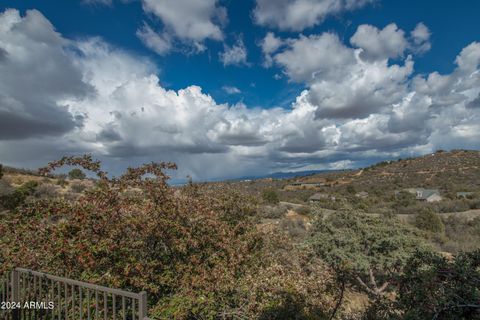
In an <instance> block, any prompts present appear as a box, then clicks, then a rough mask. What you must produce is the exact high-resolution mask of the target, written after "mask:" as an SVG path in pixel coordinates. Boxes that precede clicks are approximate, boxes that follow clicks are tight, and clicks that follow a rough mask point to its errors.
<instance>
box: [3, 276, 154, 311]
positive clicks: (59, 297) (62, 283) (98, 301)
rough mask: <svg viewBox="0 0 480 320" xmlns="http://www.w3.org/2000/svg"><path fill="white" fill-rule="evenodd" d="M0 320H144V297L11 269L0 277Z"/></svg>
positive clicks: (145, 304) (139, 294)
mask: <svg viewBox="0 0 480 320" xmlns="http://www.w3.org/2000/svg"><path fill="white" fill-rule="evenodd" d="M0 298H1V301H0V303H1V305H0V319H6V320H10V319H11V320H26V319H51V320H54V319H55V320H64V319H65V320H67V319H71V320H77V319H81V320H83V319H88V320H91V319H92V320H93V319H103V320H117V319H118V320H148V318H147V294H146V292H144V291H142V292H140V293H132V292H128V291H124V290H118V289H112V288H108V287H103V286H98V285H94V284H90V283H86V282H81V281H76V280H72V279H67V278H62V277H57V276H54V275H50V274H46V273H42V272H37V271H33V270H28V269H23V268H15V269H14V270H13V271H11V272H9V273H7V274H5V275H3V276H0Z"/></svg>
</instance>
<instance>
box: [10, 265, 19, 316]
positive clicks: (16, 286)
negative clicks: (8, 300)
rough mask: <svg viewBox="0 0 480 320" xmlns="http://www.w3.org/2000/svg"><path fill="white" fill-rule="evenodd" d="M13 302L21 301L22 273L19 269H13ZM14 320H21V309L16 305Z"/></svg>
mask: <svg viewBox="0 0 480 320" xmlns="http://www.w3.org/2000/svg"><path fill="white" fill-rule="evenodd" d="M11 286H12V291H11V292H12V302H15V303H20V274H19V273H18V271H17V270H15V269H13V271H12V284H11ZM12 317H13V320H20V309H18V308H16V306H15V307H14V308H13V310H12Z"/></svg>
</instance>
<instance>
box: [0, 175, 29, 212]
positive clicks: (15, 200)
mask: <svg viewBox="0 0 480 320" xmlns="http://www.w3.org/2000/svg"><path fill="white" fill-rule="evenodd" d="M37 186H38V182H36V181H28V182H25V183H24V184H22V185H21V186H20V187H18V188H17V189H15V190H14V191H13V192H11V193H9V194H5V195H2V196H0V205H1V206H2V207H4V208H5V209H8V210H14V209H16V208H17V207H19V206H21V205H23V204H24V203H25V200H26V199H27V197H28V196H31V195H33V194H34V192H35V189H36V187H37Z"/></svg>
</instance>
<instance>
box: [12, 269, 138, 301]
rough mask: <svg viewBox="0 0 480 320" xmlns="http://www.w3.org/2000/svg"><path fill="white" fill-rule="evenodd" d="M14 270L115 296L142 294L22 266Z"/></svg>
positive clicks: (136, 297) (129, 296) (136, 295)
mask: <svg viewBox="0 0 480 320" xmlns="http://www.w3.org/2000/svg"><path fill="white" fill-rule="evenodd" d="M15 271H17V272H19V273H24V274H29V275H34V276H37V277H42V278H47V279H50V280H53V281H58V282H63V283H67V284H70V285H75V286H79V287H83V288H87V289H91V290H98V291H102V292H106V293H111V294H115V295H117V296H124V297H127V298H132V299H141V296H142V294H143V291H142V292H140V293H133V292H128V291H124V290H120V289H112V288H108V287H103V286H99V285H96V284H91V283H87V282H82V281H77V280H72V279H68V278H63V277H58V276H54V275H51V274H48V273H43V272H38V271H33V270H29V269H24V268H15Z"/></svg>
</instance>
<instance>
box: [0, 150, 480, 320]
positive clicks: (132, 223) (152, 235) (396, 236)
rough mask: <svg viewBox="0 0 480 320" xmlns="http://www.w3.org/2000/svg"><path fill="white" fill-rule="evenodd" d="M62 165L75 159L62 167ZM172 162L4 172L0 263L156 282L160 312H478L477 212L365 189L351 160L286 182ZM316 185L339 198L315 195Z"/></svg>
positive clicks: (370, 315) (115, 281) (151, 288)
mask: <svg viewBox="0 0 480 320" xmlns="http://www.w3.org/2000/svg"><path fill="white" fill-rule="evenodd" d="M446 155H448V153H442V156H446ZM470 160H471V159H469V161H470ZM408 161H410V162H412V161H414V160H408ZM422 161H423V160H422ZM457 161H460V160H458V159H457ZM395 165H396V166H398V165H399V166H400V167H401V168H408V166H407V167H403V164H402V161H398V162H395ZM66 166H67V167H70V166H76V167H78V171H77V170H76V171H75V172H76V173H74V175H73V176H71V175H68V176H69V179H68V180H67V179H65V178H66V177H65V176H61V175H55V170H56V169H59V168H61V167H66ZM389 166H390V164H389V163H382V164H380V165H378V166H376V167H373V168H371V169H368V170H367V171H370V172H372V171H374V170H377V169H381V170H390V169H389V168H390V167H389ZM175 169H176V166H175V164H173V163H149V164H145V165H143V166H141V167H138V168H129V169H127V171H126V172H125V173H124V174H123V175H121V176H119V177H110V176H108V175H107V174H106V173H105V172H104V171H103V170H102V168H101V164H100V162H98V161H94V160H93V159H92V157H91V156H83V157H64V158H62V159H60V160H59V161H55V162H52V163H50V164H49V166H48V167H46V168H43V169H40V170H39V171H38V172H36V174H35V175H31V177H32V179H31V180H29V181H27V180H28V179H24V178H23V177H19V176H16V175H18V174H19V173H18V172H15V174H13V173H12V171H10V172H6V173H5V174H4V176H3V178H1V179H0V182H2V183H3V187H2V184H0V187H2V188H3V189H2V190H3V191H2V190H0V191H1V192H0V206H1V208H0V212H1V214H0V273H2V272H4V271H6V270H9V269H11V268H12V267H14V266H21V267H25V268H30V269H35V270H39V271H43V272H47V273H52V274H56V275H59V276H65V277H69V278H73V279H76V280H82V281H87V282H91V283H96V284H101V285H105V286H110V287H116V288H123V289H127V290H133V291H141V290H146V291H147V292H148V297H149V301H148V304H149V309H150V311H151V312H150V316H151V317H152V318H153V319H431V318H435V319H480V250H479V248H480V236H479V235H480V218H479V217H476V216H475V215H472V216H470V215H468V212H467V213H465V212H457V213H455V214H451V212H449V213H447V211H445V213H441V212H442V210H440V209H438V208H444V207H448V205H446V204H443V202H441V203H435V204H429V203H423V202H422V203H419V202H418V201H417V200H415V199H414V198H413V197H412V196H411V195H410V194H406V193H405V194H404V193H402V194H400V196H397V197H392V195H391V194H390V192H391V191H393V190H396V188H397V187H395V186H390V185H389V186H387V187H385V190H384V191H382V190H380V189H379V188H373V189H369V190H368V191H369V192H368V196H365V194H363V195H362V194H359V192H360V191H363V190H365V188H364V187H363V185H362V184H360V183H355V184H354V183H353V182H352V181H350V182H349V183H350V184H347V183H345V181H347V180H348V179H352V176H351V174H352V173H351V172H342V173H338V172H336V173H333V174H326V175H327V178H328V182H329V183H330V182H331V183H332V185H331V186H329V187H326V186H323V185H322V186H319V187H315V188H314V189H313V190H305V189H301V190H295V189H293V190H285V186H286V185H288V184H289V183H290V181H288V180H287V181H282V180H262V181H252V182H231V183H194V182H192V181H190V182H189V183H187V184H186V185H184V186H182V187H172V186H170V185H169V184H168V181H169V176H168V174H169V172H170V171H171V170H175ZM70 172H72V171H70ZM79 172H80V173H81V174H79ZM86 172H89V176H95V178H87V176H86V175H85V173H86ZM382 172H383V171H382ZM356 177H361V175H357V176H356ZM313 178H315V177H313ZM306 179H312V177H307V178H306ZM362 179H363V178H362ZM325 181H327V179H325ZM334 182H338V183H336V184H335V183H334ZM402 183H405V182H402ZM407 183H408V182H407ZM452 183H453V184H455V182H452ZM349 185H351V187H349ZM470 187H471V189H473V188H474V187H475V185H473V184H472V185H471V186H470ZM476 187H477V188H478V185H477V186H476ZM459 188H460V187H459ZM461 188H462V189H464V187H461ZM319 190H322V192H325V193H327V194H329V195H331V196H335V197H328V198H325V199H321V201H316V202H314V203H313V202H310V201H309V197H310V196H311V195H313V194H314V193H315V192H318V191H319ZM476 190H478V189H476ZM219 191H221V192H219ZM297 191H298V194H295V193H296V192H297ZM333 199H334V200H333ZM476 199H477V198H476V195H473V196H472V197H471V198H470V199H446V201H462V203H463V202H468V203H470V202H469V201H472V202H473V201H476ZM399 208H415V210H413V209H412V213H410V212H408V213H405V212H402V210H403V209H402V210H400V209H399ZM469 208H470V207H469ZM468 210H471V209H467V211H468Z"/></svg>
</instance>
